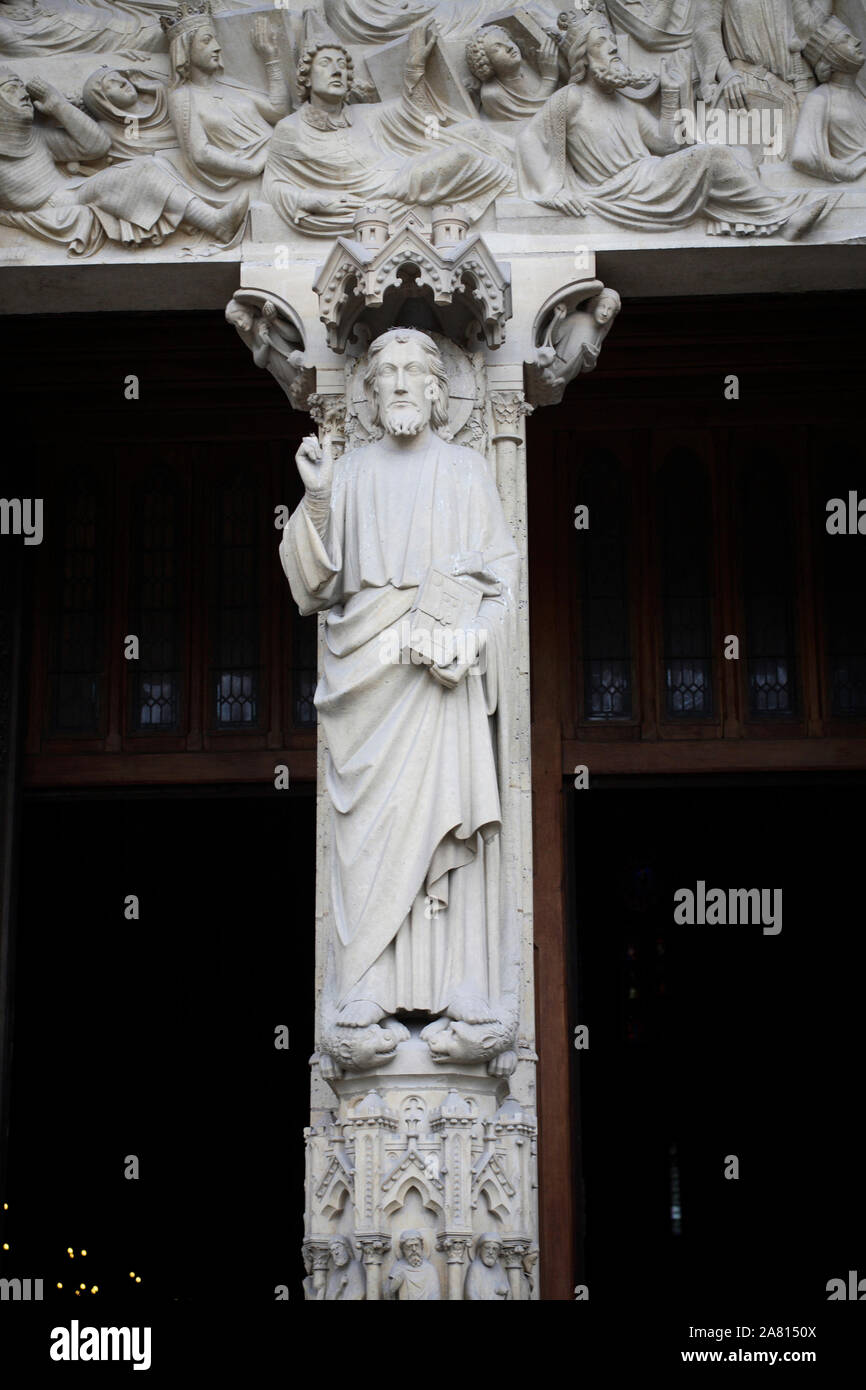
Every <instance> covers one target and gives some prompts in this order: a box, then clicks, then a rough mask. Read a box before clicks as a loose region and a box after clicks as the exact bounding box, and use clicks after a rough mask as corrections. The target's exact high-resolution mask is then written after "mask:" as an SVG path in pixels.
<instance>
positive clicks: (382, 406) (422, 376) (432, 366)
mask: <svg viewBox="0 0 866 1390" xmlns="http://www.w3.org/2000/svg"><path fill="white" fill-rule="evenodd" d="M364 387H365V390H366V391H367V394H368V398H369V400H370V402H371V405H372V418H373V423H374V424H375V425H380V426H381V427H382V429H384V430H385V431H386V433H387V434H390V435H394V436H404V437H405V436H410V437H415V436H417V435H420V434H422V433H423V432H424V431H425V430H426V429H427V427H428V426H429V425H432V427H433V429H434V431H438V430H440V429H442V428H443V427H444V426H445V425H447V423H448V377H447V375H446V373H445V367H444V364H443V362H442V358H441V356H440V353H439V349H438V348H437V346H436V344H435V343H434V342H433V339H432V338H430V337H428V335H427V334H426V333H421V332H420V331H419V330H418V329H417V328H392V329H389V331H388V332H387V333H383V334H382V335H381V336H380V337H378V338H377V339H376V340H375V342H373V343H371V344H370V349H369V353H368V358H367V371H366V374H365V376H364Z"/></svg>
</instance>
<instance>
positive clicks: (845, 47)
mask: <svg viewBox="0 0 866 1390" xmlns="http://www.w3.org/2000/svg"><path fill="white" fill-rule="evenodd" d="M803 56H804V57H805V58H808V60H809V62H810V63H811V64H812V66H813V68H814V69H815V76H816V77H817V79H818V81H819V82H827V81H828V80H829V78H830V76H831V75H832V74H833V73H834V72H847V73H855V72H859V71H860V69H861V68H862V66H863V64H864V62H866V58H864V56H863V49H862V48H861V47H860V41H859V39H857V38H856V37H855V35H854V34H852V33H851V30H850V29H848V28H846V26H845V25H844V24H843V23H842V22H841V20H839V19H836V18H835V17H834V16H832V15H831V16H830V18H829V19H826V20H825V21H824V23H823V24H821V25H819V26H818V28H817V29H814V30H813V31H812V33H811V34H810V35H809V38H808V39H807V41H806V43H805V44H804V45H803Z"/></svg>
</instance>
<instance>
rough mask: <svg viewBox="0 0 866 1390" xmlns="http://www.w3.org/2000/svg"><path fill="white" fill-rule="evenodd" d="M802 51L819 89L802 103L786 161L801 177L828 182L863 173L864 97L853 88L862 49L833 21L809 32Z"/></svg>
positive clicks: (865, 150)
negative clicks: (812, 69) (817, 81)
mask: <svg viewBox="0 0 866 1390" xmlns="http://www.w3.org/2000/svg"><path fill="white" fill-rule="evenodd" d="M803 52H804V54H805V56H806V57H807V58H808V59H809V61H810V62H811V63H813V64H814V67H815V75H816V77H817V78H818V80H819V82H820V84H821V85H820V86H818V87H816V88H815V90H814V91H813V92H810V93H809V95H808V96H807V97H806V100H805V101H804V102H803V108H802V110H801V112H800V120H799V122H798V124H797V129H796V131H795V134H794V147H793V150H792V154H791V162H792V163H793V165H794V168H795V169H799V170H800V171H801V173H804V174H812V175H813V176H814V177H815V178H817V179H828V180H830V181H831V182H833V183H843V182H850V181H851V180H853V179H859V178H860V176H861V175H862V174H864V173H866V97H864V95H863V93H862V92H861V91H860V89H859V87H858V86H857V85H856V82H857V74H858V73H859V71H860V69H861V68H862V67H863V63H864V61H866V59H864V56H863V50H862V48H861V47H860V43H859V40H858V39H856V38H855V37H854V35H853V34H852V33H851V31H850V30H849V29H846V28H845V26H844V24H841V23H840V22H839V20H838V19H828V20H826V21H825V22H824V23H823V24H821V25H819V26H818V27H817V28H816V29H813V30H812V32H811V33H810V34H809V36H808V39H807V41H806V43H805V45H804V48H803Z"/></svg>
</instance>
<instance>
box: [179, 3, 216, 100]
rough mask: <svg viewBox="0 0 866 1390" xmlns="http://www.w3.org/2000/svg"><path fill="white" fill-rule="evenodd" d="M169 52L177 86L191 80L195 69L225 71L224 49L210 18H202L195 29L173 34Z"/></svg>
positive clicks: (211, 71) (213, 71) (210, 71)
mask: <svg viewBox="0 0 866 1390" xmlns="http://www.w3.org/2000/svg"><path fill="white" fill-rule="evenodd" d="M168 51H169V62H170V63H171V69H172V72H173V73H174V74H175V85H176V86H180V85H182V84H183V83H184V82H186V81H188V80H189V75H190V73H191V71H192V69H193V68H198V69H199V70H200V71H201V72H209V73H216V72H222V70H223V60H222V49H221V48H220V45H219V40H218V38H217V36H216V34H215V33H214V26H213V20H212V19H210V18H208V17H204V18H202V20H201V22H200V23H198V24H197V25H195V26H194V27H193V28H190V29H182V30H181V31H180V33H178V34H173V35H172V36H171V42H170V44H169V50H168Z"/></svg>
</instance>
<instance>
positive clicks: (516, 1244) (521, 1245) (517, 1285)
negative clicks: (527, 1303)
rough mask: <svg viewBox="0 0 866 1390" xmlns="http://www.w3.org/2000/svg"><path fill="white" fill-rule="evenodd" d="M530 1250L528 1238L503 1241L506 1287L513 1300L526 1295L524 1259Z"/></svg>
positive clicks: (519, 1300)
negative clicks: (506, 1276) (509, 1290)
mask: <svg viewBox="0 0 866 1390" xmlns="http://www.w3.org/2000/svg"><path fill="white" fill-rule="evenodd" d="M530 1250H531V1243H530V1241H528V1240H508V1241H505V1242H503V1246H502V1263H503V1265H504V1266H505V1272H506V1274H507V1275H508V1287H509V1288H510V1289H511V1298H512V1300H513V1301H514V1302H522V1301H523V1300H525V1299H526V1298H527V1297H528V1290H527V1282H526V1279H525V1278H524V1261H525V1260H526V1258H527V1256H528V1255H529V1253H530Z"/></svg>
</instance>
